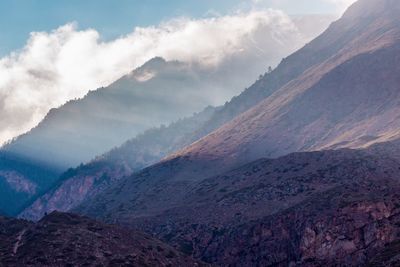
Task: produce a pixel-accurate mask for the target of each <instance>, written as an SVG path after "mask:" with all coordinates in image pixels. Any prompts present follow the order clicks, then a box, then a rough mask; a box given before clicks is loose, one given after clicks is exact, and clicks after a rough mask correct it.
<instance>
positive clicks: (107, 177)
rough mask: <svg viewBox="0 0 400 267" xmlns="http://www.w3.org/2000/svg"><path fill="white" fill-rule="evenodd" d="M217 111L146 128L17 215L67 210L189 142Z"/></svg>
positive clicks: (70, 173)
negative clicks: (193, 134)
mask: <svg viewBox="0 0 400 267" xmlns="http://www.w3.org/2000/svg"><path fill="white" fill-rule="evenodd" d="M216 110H218V108H213V107H208V108H206V109H205V110H204V111H203V112H200V113H198V114H195V115H193V116H192V117H189V118H185V119H182V120H179V121H177V122H175V123H172V124H171V125H169V126H168V127H161V128H155V129H151V130H148V131H146V132H145V133H143V134H141V135H139V136H138V137H136V138H134V139H131V140H129V141H128V142H126V143H124V144H123V145H121V146H120V147H118V148H115V149H113V150H111V151H110V152H108V153H106V154H104V155H102V156H100V157H98V158H96V159H95V160H93V161H92V162H90V163H88V164H85V165H81V166H80V167H78V168H75V169H70V170H68V171H67V172H65V173H64V174H62V175H61V177H60V179H59V181H58V182H57V183H56V184H55V185H54V186H53V187H52V188H51V189H50V190H48V191H47V192H46V193H45V194H43V195H40V196H39V197H37V198H35V199H33V201H32V202H30V203H28V204H27V205H25V206H26V207H25V209H24V210H23V211H22V212H21V213H20V214H19V216H20V217H22V218H25V219H30V220H38V219H40V218H41V217H42V216H44V214H45V213H50V212H52V211H54V210H57V211H68V210H70V209H72V208H73V207H76V206H77V205H79V204H80V203H81V202H83V201H84V200H86V199H87V198H89V197H93V196H95V195H96V194H98V193H100V192H102V191H103V190H104V189H105V188H107V187H108V186H110V185H111V184H113V183H115V182H116V181H118V180H120V179H121V178H123V177H124V176H128V175H131V174H132V173H133V172H135V171H139V170H141V169H143V168H144V167H147V166H149V165H151V164H154V163H156V162H157V161H159V160H160V159H162V158H163V157H165V156H166V155H168V154H170V153H172V152H174V151H176V150H178V149H181V148H183V147H184V146H185V145H188V144H190V139H189V138H190V137H191V135H192V133H193V132H194V131H195V130H196V129H198V128H199V127H200V126H201V125H203V124H204V123H205V122H206V121H208V119H209V118H210V117H211V115H212V114H213V113H214V112H215V111H216Z"/></svg>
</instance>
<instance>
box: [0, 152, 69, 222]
mask: <svg viewBox="0 0 400 267" xmlns="http://www.w3.org/2000/svg"><path fill="white" fill-rule="evenodd" d="M61 172H62V170H59V169H56V168H53V167H52V166H48V165H46V164H45V163H43V162H39V161H35V160H30V159H27V158H23V157H19V156H17V155H13V154H10V153H5V152H0V214H2V215H10V216H12V215H17V214H18V213H19V212H20V211H21V209H22V208H23V206H24V205H25V204H26V203H27V202H29V201H30V200H31V199H34V198H35V197H37V196H39V195H40V194H42V193H44V192H46V191H47V190H48V189H49V187H50V185H51V184H52V183H53V182H54V180H56V179H57V177H58V176H59V175H60V174H61Z"/></svg>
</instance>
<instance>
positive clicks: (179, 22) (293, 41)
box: [0, 10, 324, 144]
mask: <svg viewBox="0 0 400 267" xmlns="http://www.w3.org/2000/svg"><path fill="white" fill-rule="evenodd" d="M323 27H324V26H323V25H320V24H319V25H316V28H315V34H314V35H316V34H317V33H319V32H320V31H321V30H322V28H323ZM300 28H301V27H300ZM309 35H310V33H309V32H308V33H307V36H305V35H304V34H302V32H301V31H300V30H299V27H297V25H296V23H295V22H293V21H292V20H291V19H290V18H289V17H288V16H286V15H285V14H284V13H282V12H280V11H276V10H262V11H250V12H246V13H236V14H233V15H228V16H219V17H214V18H204V19H189V18H177V19H173V20H170V21H167V22H164V23H161V24H160V25H158V26H153V27H145V28H135V29H134V30H133V32H132V33H131V34H128V35H126V36H122V37H120V38H118V39H116V40H112V41H108V42H104V41H102V40H101V36H100V34H99V33H98V32H97V31H96V30H94V29H86V30H79V29H78V27H77V25H76V24H74V23H71V24H67V25H64V26H61V27H60V28H58V29H56V30H54V31H52V32H35V33H31V35H30V38H29V40H28V41H27V44H26V46H25V47H24V48H23V49H22V50H20V51H16V52H14V53H12V54H10V55H8V56H6V57H4V58H1V59H0V73H1V75H0V144H1V143H2V142H4V141H6V140H8V139H10V138H12V137H15V136H16V135H18V134H21V133H23V132H25V131H27V130H29V129H30V128H32V127H34V126H35V125H36V124H37V123H38V122H40V120H41V119H42V118H43V117H44V116H45V115H46V113H47V112H48V111H49V109H51V108H53V107H57V106H60V105H62V104H63V103H65V102H66V101H68V100H70V99H74V98H80V97H83V96H84V95H85V94H86V93H87V92H88V91H89V90H94V89H96V88H99V87H101V86H106V85H108V84H110V83H111V82H113V81H115V80H116V79H117V78H119V77H120V76H122V75H124V74H127V73H129V72H130V71H131V70H133V69H134V68H136V67H138V66H140V65H142V64H143V63H145V62H146V61H148V60H149V59H151V58H153V57H156V56H161V57H164V58H165V59H167V60H180V61H184V62H189V63H190V62H195V63H197V64H201V65H203V66H204V67H208V68H218V67H219V66H223V65H224V64H225V65H226V64H227V62H228V61H229V60H230V59H231V58H232V57H233V56H237V55H240V58H242V59H243V60H244V62H243V64H252V62H251V60H253V61H254V60H259V62H257V63H260V62H262V64H264V62H265V66H266V67H267V66H268V64H269V65H273V64H276V63H277V60H278V59H279V58H282V57H284V56H286V55H287V54H288V53H290V52H292V51H294V50H295V49H298V48H299V47H300V46H302V45H303V44H304V43H305V42H307V41H309V38H310V37H313V36H309ZM311 35H313V34H311ZM246 59H248V61H247V60H246ZM244 66H245V65H244ZM227 75H229V73H227Z"/></svg>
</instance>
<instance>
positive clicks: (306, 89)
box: [177, 0, 400, 168]
mask: <svg viewBox="0 0 400 267" xmlns="http://www.w3.org/2000/svg"><path fill="white" fill-rule="evenodd" d="M371 6H373V7H371ZM399 8H400V6H399V4H398V3H397V2H393V1H374V0H365V1H360V2H357V3H356V4H354V5H353V6H352V7H351V8H350V9H349V10H348V11H347V12H346V13H345V14H344V16H343V18H342V19H340V20H339V21H337V22H335V23H333V24H332V25H331V27H329V28H328V30H327V31H325V32H324V33H323V34H322V35H321V36H319V37H318V38H317V39H315V40H314V41H312V42H311V43H310V44H308V45H307V46H305V47H304V48H303V49H301V50H299V51H298V52H296V53H295V54H294V55H292V56H290V57H289V58H288V59H287V60H285V61H284V62H283V63H282V64H281V65H282V66H278V68H277V69H276V70H274V72H277V73H278V74H280V75H281V76H284V77H286V78H288V79H281V80H279V81H281V83H280V84H279V86H281V87H280V88H279V89H277V90H272V91H273V92H271V94H270V96H269V97H266V98H264V99H263V100H262V101H261V102H260V103H258V104H257V105H256V106H254V107H252V108H251V109H250V110H247V112H245V113H242V114H240V116H237V117H236V118H235V119H234V120H232V121H229V122H228V123H227V124H225V125H224V126H223V127H221V128H219V129H218V130H216V131H215V132H213V133H212V134H211V135H209V136H207V137H206V138H203V139H202V140H200V141H199V142H196V143H195V144H194V145H192V146H191V147H188V148H186V149H185V150H184V151H182V152H180V153H178V154H177V155H178V156H179V155H183V156H188V155H190V156H191V157H193V158H199V159H201V160H203V159H207V160H210V162H213V161H214V160H223V161H224V162H223V163H221V164H216V165H218V168H221V166H234V165H235V164H237V163H239V164H241V163H245V162H246V161H247V162H248V161H249V160H254V159H257V158H259V157H276V156H280V155H284V154H287V153H290V152H294V151H306V150H318V149H323V148H330V147H331V148H332V147H362V146H365V145H368V144H371V143H373V142H379V141H385V140H390V139H392V138H394V137H395V136H396V135H397V131H398V129H400V127H399V126H400V125H399V123H400V120H398V117H397V116H396V114H397V113H398V108H399V105H398V103H397V102H396V101H397V100H396V99H397V98H398V93H399V90H398V84H399V82H400V80H399V76H398V75H397V73H398V71H399V66H400V64H399V62H400V58H399V56H398V54H399V53H398V52H399V47H400V42H399V39H400V31H399V30H398V29H399V27H398V26H399V25H400V16H399V13H398V12H397V11H398V10H399ZM369 10H373V11H371V12H369ZM305 56H307V57H309V58H311V59H310V60H307V59H305V58H304V57H305ZM289 62H290V65H291V66H292V67H293V68H295V67H296V66H298V65H299V64H300V65H304V62H306V63H309V64H308V66H307V68H306V69H305V68H303V69H302V68H296V69H297V72H299V73H300V72H301V75H299V76H296V75H292V72H288V71H287V69H285V66H286V64H288V63H289ZM274 72H273V73H271V75H269V76H267V77H265V79H262V80H260V81H258V82H257V83H256V84H255V85H254V86H255V88H257V87H256V86H257V85H258V84H262V83H263V82H264V83H266V84H274V83H273V82H271V81H269V79H272V78H273V77H274V76H278V74H275V75H273V74H274ZM287 73H289V74H287ZM289 79H290V80H289ZM287 80H289V81H287ZM260 88H262V86H260ZM260 90H261V89H260ZM253 91H254V90H253ZM264 91H265V92H268V91H270V87H269V86H265V88H264ZM251 92H252V91H250V90H249V91H248V94H250V93H251ZM243 97H244V96H243ZM260 99H262V98H260ZM221 112H224V111H221ZM216 116H217V115H216Z"/></svg>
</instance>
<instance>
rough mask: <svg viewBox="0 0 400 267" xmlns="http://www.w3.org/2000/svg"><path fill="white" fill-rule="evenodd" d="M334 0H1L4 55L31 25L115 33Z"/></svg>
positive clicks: (307, 8)
mask: <svg viewBox="0 0 400 267" xmlns="http://www.w3.org/2000/svg"><path fill="white" fill-rule="evenodd" d="M329 1H333V0H262V1H255V0H192V1H190V0H1V1H0V56H4V55H5V54H8V53H9V52H11V51H13V50H15V49H19V48H22V47H23V46H24V44H25V42H26V40H27V39H28V37H29V33H30V32H33V31H51V30H52V29H55V28H57V27H59V26H60V25H64V24H66V23H68V22H73V21H74V22H77V23H78V25H79V28H80V29H86V28H95V29H96V30H97V31H99V32H100V34H101V36H102V38H104V39H112V38H115V37H117V36H119V35H122V34H126V33H129V32H131V31H132V29H133V28H134V27H135V26H148V25H154V24H158V23H160V22H161V21H163V20H168V19H170V18H172V17H177V16H186V17H194V18H198V17H203V16H206V14H207V13H208V12H209V11H215V12H218V13H220V14H226V13H229V12H232V11H234V10H235V9H238V8H246V7H249V5H250V3H251V2H262V6H263V7H272V8H281V9H283V10H284V11H285V12H287V13H289V14H296V13H298V14H299V13H301V14H305V13H330V12H333V10H334V6H333V5H332V4H330V3H329Z"/></svg>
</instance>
